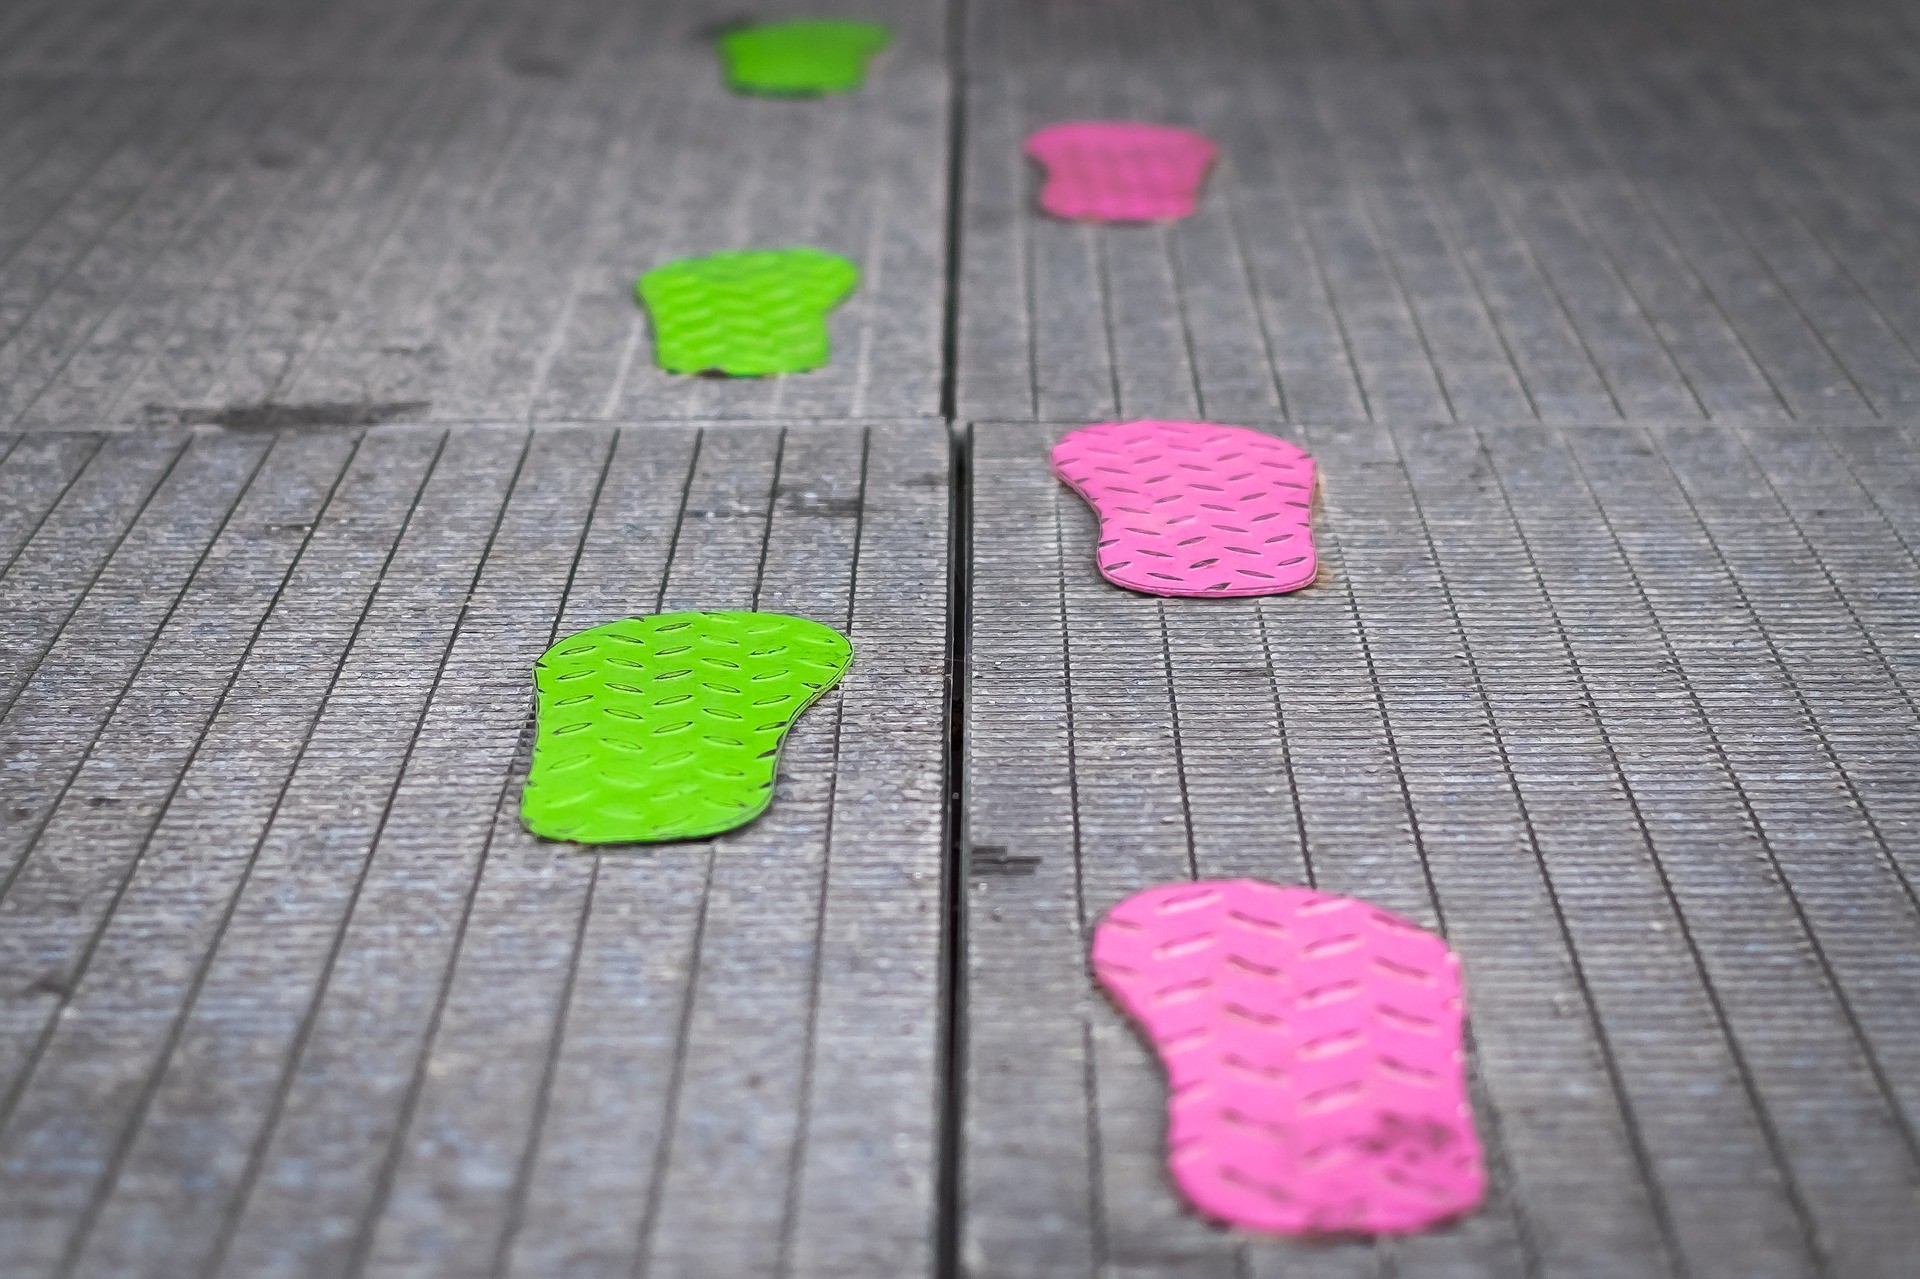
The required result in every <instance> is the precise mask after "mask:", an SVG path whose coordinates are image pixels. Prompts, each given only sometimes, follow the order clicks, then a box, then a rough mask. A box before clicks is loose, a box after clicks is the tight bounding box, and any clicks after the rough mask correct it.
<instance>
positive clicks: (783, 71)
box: [720, 19, 888, 97]
mask: <svg viewBox="0 0 1920 1279" xmlns="http://www.w3.org/2000/svg"><path fill="white" fill-rule="evenodd" d="M887 38H888V37H887V29H886V28H885V27H883V26H880V25H879V24H878V23H873V22H841V21H837V20H834V19H819V20H808V19H802V20H800V21H798V22H770V23H767V24H766V25H764V26H755V27H740V28H736V29H735V30H732V31H729V32H727V33H725V34H724V35H722V36H721V37H720V58H721V61H723V62H725V63H726V67H727V84H728V85H729V86H730V87H731V88H732V89H733V90H734V92H736V93H757V94H765V95H770V96H780V97H788V96H798V95H811V94H816V93H850V92H852V91H853V90H855V89H858V88H859V87H860V82H861V81H862V80H864V79H865V78H866V74H867V60H868V59H869V58H871V57H873V55H874V54H876V53H878V52H880V51H881V50H882V49H884V48H886V47H887Z"/></svg>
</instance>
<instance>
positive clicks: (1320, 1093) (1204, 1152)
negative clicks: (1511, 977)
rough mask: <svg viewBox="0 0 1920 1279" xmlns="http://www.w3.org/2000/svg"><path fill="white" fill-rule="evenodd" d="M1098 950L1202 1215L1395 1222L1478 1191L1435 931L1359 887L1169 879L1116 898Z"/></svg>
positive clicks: (1451, 994) (1295, 1229)
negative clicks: (1149, 1062)
mask: <svg viewBox="0 0 1920 1279" xmlns="http://www.w3.org/2000/svg"><path fill="white" fill-rule="evenodd" d="M1093 965H1094V969H1095V971H1096V972H1097V973H1098V975H1099V978H1100V981H1101V982H1102V983H1103V984H1104V985H1105V986H1106V988H1107V990H1108V991H1109V992H1110V993H1111V994H1112V995H1113V997H1114V999H1115V1000H1116V1002H1118V1003H1119V1004H1120V1006H1121V1007H1122V1008H1123V1009H1124V1010H1125V1011H1126V1012H1127V1013H1128V1014H1130V1015H1131V1016H1132V1017H1133V1018H1134V1020H1136V1021H1137V1022H1139V1023H1140V1025H1141V1026H1142V1027H1144V1028H1145V1029H1146V1031H1147V1033H1148V1035H1149V1037H1150V1038H1151V1039H1152V1041H1153V1043H1154V1045H1155V1047H1156V1048H1157V1049H1158V1050H1159V1052H1160V1055H1161V1058H1162V1060H1163V1061H1164V1063H1165V1065H1166V1068H1167V1074H1168V1076H1169V1096H1168V1102H1167V1109H1168V1118H1169V1128H1168V1142H1167V1144H1168V1149H1169V1153H1168V1156H1167V1162H1168V1165H1169V1167H1170V1168H1171V1170H1172V1172H1173V1177H1174V1180H1175V1181H1176V1182H1177V1183H1178V1184H1179V1186H1180V1188H1181V1190H1182V1191H1183V1192H1184V1193H1185V1194H1186V1196H1187V1198H1188V1199H1189V1200H1190V1201H1192V1203H1193V1204H1194V1205H1195V1206H1196V1207H1197V1208H1199V1209H1200V1210H1201V1211H1202V1212H1204V1213H1206V1214H1207V1215H1209V1216H1212V1217H1217V1218H1220V1219H1222V1220H1225V1221H1229V1222H1233V1223H1235V1224H1238V1225H1243V1226H1248V1227H1252V1228H1254V1229H1259V1230H1269V1231H1276V1232H1280V1233H1285V1234H1299V1235H1325V1234H1339V1233H1366V1234H1387V1233H1404V1232H1408V1231H1414V1230H1419V1229H1422V1228H1425V1227H1428V1226H1431V1225H1434V1224H1435V1223H1438V1222H1442V1221H1446V1220H1448V1219H1450V1218H1453V1217H1456V1216H1459V1215H1460V1214H1462V1213H1464V1212H1467V1211H1469V1210H1471V1209H1472V1208H1473V1207H1474V1206H1475V1205H1477V1204H1478V1203H1479V1201H1480V1198H1481V1196H1482V1194H1484V1192H1485V1184H1486V1173H1485V1169H1484V1166H1483V1156H1482V1154H1481V1149H1480V1143H1479V1139H1478V1137H1477V1136H1476V1134H1475V1132H1474V1127H1473V1117H1472V1112H1471V1108H1470V1106H1469V1104H1468V1101H1467V1093H1466V1083H1465V1078H1464V1074H1465V1060H1466V1058H1465V1053H1464V1051H1463V1048H1462V1040H1461V1024H1462V1019H1463V1016H1464V1012H1463V1000H1462V995H1461V986H1460V961H1459V958H1458V956H1456V955H1455V954H1454V953H1453V951H1451V950H1450V949H1448V947H1447V945H1446V943H1445V942H1443V941H1442V940H1441V939H1440V938H1438V937H1436V936H1434V935H1433V934H1431V933H1429V932H1427V931H1425V930H1424V929H1422V928H1420V927H1418V926H1417V925H1415V924H1413V923H1410V922H1409V921H1407V920H1405V919H1402V918H1401V917H1400V916H1398V915H1395V914H1392V913H1390V912H1388V911H1385V910H1381V909H1379V908H1378V907H1375V906H1372V905H1369V904H1368V903H1366V902H1362V901H1358V900H1356V899H1354V898H1351V897H1335V896H1331V895H1328V894H1324V893H1319V892H1315V891H1313V890H1312V889H1307V888H1292V887H1288V888H1282V887H1278V886H1275V885H1273V884H1267V883H1262V882H1260V881H1259V880H1251V879H1241V880H1218V881H1211V882H1201V883H1177V884H1169V885H1163V886H1161V887H1158V888H1152V889H1148V890H1147V891H1145V892H1142V893H1136V894H1134V895H1133V896H1132V897H1129V898H1127V899H1126V900H1125V901H1123V902H1121V903H1120V904H1119V905H1117V906H1115V907H1114V908H1113V909H1112V910H1111V911H1109V912H1108V913H1107V916H1106V918H1105V919H1104V920H1102V921H1101V924H1100V926H1099V928H1098V929H1097V930H1096V931H1095V934H1094V943H1093Z"/></svg>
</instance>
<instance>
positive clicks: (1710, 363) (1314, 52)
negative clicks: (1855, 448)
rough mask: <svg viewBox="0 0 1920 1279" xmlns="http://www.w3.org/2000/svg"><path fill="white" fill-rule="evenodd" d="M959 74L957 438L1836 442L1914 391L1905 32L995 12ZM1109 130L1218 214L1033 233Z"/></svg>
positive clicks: (1375, 9)
mask: <svg viewBox="0 0 1920 1279" xmlns="http://www.w3.org/2000/svg"><path fill="white" fill-rule="evenodd" d="M964 56H965V70H966V114H965V138H966V145H965V152H964V157H965V163H964V166H963V172H962V179H961V195H962V219H961V241H962V251H961V257H960V261H961V269H960V280H959V285H960V291H959V306H960V317H959V336H958V364H957V371H956V377H957V393H958V405H959V412H960V414H961V416H963V417H967V418H973V419H976V420H1014V419H1037V420H1050V421H1064V420H1068V419H1070V418H1081V419H1083V420H1088V421H1094V420H1101V419H1107V418H1113V417H1126V418H1133V417H1192V416H1205V417H1208V418H1211V419H1213V420H1215V421H1226V422H1234V421H1247V420H1253V421H1283V420H1292V421H1316V420H1339V421H1353V420H1364V419H1369V418H1372V419H1379V420H1383V421H1415V420H1423V419H1424V420H1461V421H1468V420H1489V419H1492V420H1503V421H1517V420H1526V419H1539V420H1543V421H1549V422H1557V423H1578V422H1588V421H1598V420H1605V419H1616V420H1677V419H1679V418H1683V417H1698V418H1712V419H1725V418H1730V417H1743V416H1751V415H1761V416H1768V417H1798V418H1820V419H1831V418H1833V417H1836V416H1846V415H1849V414H1853V415H1860V416H1874V415H1889V414H1892V415H1898V414H1899V413H1900V412H1901V411H1902V410H1903V409H1904V408H1905V407H1906V406H1909V405H1911V404H1912V403H1913V400H1914V396H1915V395H1916V393H1920V356H1917V355H1916V350H1920V346H1917V345H1916V344H1920V330H1916V328H1915V327H1914V319H1915V314H1914V304H1913V301H1912V299H1913V297H1914V296H1916V290H1915V287H1914V286H1915V284H1916V283H1920V281H1917V280H1916V277H1915V274H1914V273H1915V271H1916V269H1917V264H1920V258H1916V256H1915V241H1914V237H1913V227H1912V219H1911V210H1910V204H1909V200H1910V195H1911V191H1912V187H1913V182H1914V173H1913V170H1912V168H1911V155H1912V152H1911V148H1910V146H1908V145H1907V144H1906V142H1905V141H1904V140H1905V139H1908V138H1909V137H1910V134H1911V129H1912V117H1911V110H1910V107H1909V106H1908V105H1907V104H1906V102H1905V99H1904V97H1903V96H1902V94H1903V90H1902V89H1901V88H1900V87H1899V86H1900V85H1901V84H1903V83H1904V81H1905V77H1906V72H1905V71H1904V70H1902V68H1904V67H1908V66H1910V65H1911V62H1912V59H1913V58H1914V56H1915V50H1914V37H1913V33H1912V31H1911V27H1910V24H1909V23H1908V22H1907V21H1906V20H1905V19H1904V18H1902V17H1901V16H1900V15H1899V14H1898V13H1897V11H1896V8H1895V7H1894V6H1886V5H1879V4H1871V3H1866V4H1850V5H1846V6H1842V7H1840V8H1838V9H1829V10H1824V11H1823V12H1822V14H1820V15H1815V14H1814V13H1812V11H1810V10H1806V9H1804V8H1802V9H1798V10H1796V9H1795V8H1794V7H1793V6H1789V5H1780V4H1769V5H1762V6H1758V7H1757V8H1750V9H1745V10H1743V11H1742V12H1741V13H1740V14H1739V15H1738V17H1735V16H1734V15H1733V14H1732V12H1731V11H1730V10H1726V9H1723V8H1721V7H1720V6H1716V5H1711V4H1708V5H1690V6H1686V8H1685V10H1684V11H1678V10H1675V9H1673V8H1671V7H1658V6H1636V5H1627V4H1617V5H1581V6H1546V5H1515V4H1506V3H1499V2H1497V0H1488V2H1486V3H1475V2H1466V3H1456V4H1447V5H1431V4H1415V3H1398V2H1393V0H1389V2H1388V3H1383V4H1371V5H1312V4H1304V3H1303V4H1284V5H1273V4H1264V3H1259V2H1258V0H1195V3H1192V4H1182V5H1178V6H1168V5H1157V4H1148V3H1142V2H1140V0H1114V2H1113V3H1099V4H1096V3H1030V2H1028V0H971V3H969V4H968V6H967V39H966V41H965V45H964ZM1843 83H1844V84H1845V85H1846V86H1847V90H1846V91H1845V92H1840V91H1837V89H1836V87H1837V86H1838V85H1840V84H1843ZM1087 118H1093V119H1122V120H1145V121H1153V122H1159V123H1167V124H1177V125H1182V126H1186V127H1190V128H1194V129H1198V130H1200V131H1201V132H1203V133H1205V134H1207V135H1208V136H1210V137H1212V138H1213V139H1215V140H1216V141H1217V142H1218V143H1219V145H1220V148H1221V157H1220V160H1219V163H1218V165H1217V167H1216V169H1215V171H1214V173H1213V175H1212V177H1211V179H1210V181H1209V183H1208V187H1207V191H1206V195H1205V198H1204V200H1203V202H1202V205H1201V208H1200V211H1199V212H1198V214H1197V215H1196V216H1194V217H1192V218H1189V219H1186V220H1184V221H1181V222H1178V223H1174V224H1169V225H1160V226H1107V227H1094V226H1090V225H1082V224H1073V223H1067V222H1062V221H1059V220H1056V219H1053V218H1051V217H1047V216H1045V215H1042V214H1040V213H1039V212H1038V211H1037V209H1036V207H1035V198H1034V196H1035V191H1036V189H1037V185H1038V176H1037V172H1036V169H1035V166H1034V165H1032V164H1031V162H1029V161H1028V160H1026V159H1025V158H1024V157H1023V156H1022V155H1021V151H1020V143H1021V140H1022V138H1023V137H1025V136H1026V134H1028V133H1029V132H1031V131H1032V130H1034V129H1036V128H1039V127H1041V126H1044V125H1048V124H1052V123H1055V122H1058V121H1062V120H1071V119H1087Z"/></svg>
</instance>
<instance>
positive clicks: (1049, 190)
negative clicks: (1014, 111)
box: [1027, 121, 1218, 222]
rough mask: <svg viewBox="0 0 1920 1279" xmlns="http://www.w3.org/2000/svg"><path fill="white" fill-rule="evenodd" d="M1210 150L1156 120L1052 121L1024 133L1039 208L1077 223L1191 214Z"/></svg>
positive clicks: (1198, 138) (1194, 136) (1210, 145)
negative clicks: (1039, 168)
mask: <svg viewBox="0 0 1920 1279" xmlns="http://www.w3.org/2000/svg"><path fill="white" fill-rule="evenodd" d="M1217 151H1218V149H1217V148H1216V147H1215V146H1214V145H1213V143H1211V142H1209V141H1208V140H1207V139H1205V138H1203V137H1201V136H1200V135H1199V134H1197V133H1194V132H1192V131H1190V130H1187V129H1175V128H1172V127H1171V126H1168V125H1164V124H1118V123H1109V122H1104V121H1103V122H1094V121H1085V122H1081V123H1077V124H1054V125H1049V126H1047V127H1046V128H1044V129H1041V130H1039V131H1038V132H1036V133H1035V134H1033V136H1031V137H1029V138H1028V139H1027V154H1028V155H1030V156H1032V157H1033V158H1034V159H1036V160H1038V161H1039V162H1040V163H1041V164H1042V165H1044V166H1046V170H1047V180H1046V182H1045V184H1044V185H1043V186H1042V187H1041V188H1040V207H1041V208H1042V209H1045V210H1046V211H1047V212H1048V213H1051V214H1053V216H1055V217H1057V218H1070V219H1073V220H1075V221H1084V222H1167V221H1171V220H1172V219H1174V218H1184V217H1187V216H1189V215H1191V214H1192V213H1193V211H1194V209H1195V207H1196V206H1197V205H1198V204H1199V200H1200V183H1201V182H1202V180H1204V179H1205V178H1206V176H1207V170H1208V168H1210V167H1211V166H1212V164H1213V158H1214V156H1215V155H1216V154H1217Z"/></svg>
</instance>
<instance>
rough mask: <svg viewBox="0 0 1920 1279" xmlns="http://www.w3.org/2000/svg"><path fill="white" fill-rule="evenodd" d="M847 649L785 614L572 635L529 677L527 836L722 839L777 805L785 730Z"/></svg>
mask: <svg viewBox="0 0 1920 1279" xmlns="http://www.w3.org/2000/svg"><path fill="white" fill-rule="evenodd" d="M852 660H853V646H852V645H851V644H849V643H848V642H847V641H846V638H845V637H844V636H842V635H841V634H840V633H839V632H837V631H834V630H832V629H830V628H828V627H825V626H822V625H820V624H819V623H818V622H809V621H807V620H806V619H805V618H800V617H788V616H786V615H785V614H783V613H661V614H658V615H657V616H654V617H629V618H625V619H623V620H621V621H618V622H609V623H607V624H606V625H605V626H596V627H593V628H592V629H591V630H585V631H581V632H580V633H579V634H577V635H569V636H568V637H567V638H566V639H563V640H561V641H560V642H559V643H558V644H555V645H554V646H553V647H552V648H550V649H548V650H547V651H546V652H545V653H544V654H542V655H541V657H540V660H539V661H538V662H537V663H535V665H534V668H533V678H534V686H535V689H536V691H537V694H538V699H539V710H538V716H537V720H538V727H537V731H536V734H535V738H534V746H533V769H532V771H531V773H530V774H529V775H528V777H527V786H526V789H525V790H524V791H523V792H522V793H521V797H520V816H521V820H522V821H524V822H525V823H526V826H527V829H528V830H530V831H532V832H533V833H534V834H536V835H542V836H545V837H546V838H548V839H565V840H573V841H576V842H578V843H582V844H626V843H653V842H658V841H660V840H668V839H700V838H703V837H705V836H708V835H718V834H719V833H720V832H722V831H729V830H732V829H733V828H734V827H736V826H744V825H745V824H746V823H748V822H750V821H752V820H753V819H754V818H756V817H758V816H759V815H760V814H761V813H762V812H764V811H765V810H766V807H767V804H768V802H769V801H770V800H771V799H772V798H773V779H774V772H775V769H776V768H777V767H778V765H779V762H780V745H781V742H782V741H783V740H784V739H785V737H786V732H787V729H789V728H790V727H792V726H793V722H794V721H795V720H797V719H799V718H800V712H802V711H804V710H806V709H807V707H809V706H811V705H812V704H813V703H814V702H816V701H818V700H819V699H820V697H821V696H822V695H823V694H824V693H825V692H826V691H827V690H828V689H830V688H832V687H833V686H834V684H835V683H837V682H838V681H839V679H840V676H841V674H842V673H843V672H845V670H846V669H847V664H848V663H849V662H851V661H852Z"/></svg>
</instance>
